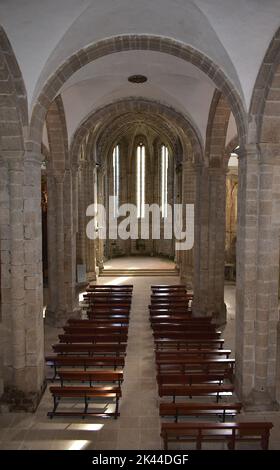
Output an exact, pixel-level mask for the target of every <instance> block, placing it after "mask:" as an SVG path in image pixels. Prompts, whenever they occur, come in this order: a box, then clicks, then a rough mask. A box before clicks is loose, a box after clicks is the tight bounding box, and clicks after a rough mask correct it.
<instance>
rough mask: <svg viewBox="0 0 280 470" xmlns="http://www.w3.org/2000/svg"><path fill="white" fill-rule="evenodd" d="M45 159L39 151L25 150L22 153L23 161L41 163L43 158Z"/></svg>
mask: <svg viewBox="0 0 280 470" xmlns="http://www.w3.org/2000/svg"><path fill="white" fill-rule="evenodd" d="M44 159H45V157H44V155H43V154H42V153H40V152H38V153H35V152H30V151H26V152H25V153H24V162H28V163H33V164H35V165H39V166H41V165H42V162H43V160H44Z"/></svg>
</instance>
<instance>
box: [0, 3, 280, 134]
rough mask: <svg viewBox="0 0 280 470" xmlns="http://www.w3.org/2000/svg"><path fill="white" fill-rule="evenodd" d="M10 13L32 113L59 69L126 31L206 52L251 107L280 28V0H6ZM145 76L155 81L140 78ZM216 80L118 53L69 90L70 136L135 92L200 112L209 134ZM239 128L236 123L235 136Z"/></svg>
mask: <svg viewBox="0 0 280 470" xmlns="http://www.w3.org/2000/svg"><path fill="white" fill-rule="evenodd" d="M0 18H1V20H0V21H1V24H2V26H3V27H4V29H5V31H6V33H7V35H8V37H9V39H10V41H11V44H12V47H13V49H14V52H15V55H16V58H17V60H18V63H19V65H20V68H21V71H22V74H23V79H24V82H25V86H26V89H27V95H28V103H29V109H30V111H31V109H32V104H33V103H34V100H35V98H36V96H38V94H39V93H40V91H41V89H42V86H43V85H44V84H45V83H46V81H47V80H48V78H49V77H50V76H51V75H52V74H53V73H54V72H55V71H56V70H57V68H58V67H59V66H60V65H61V64H62V63H63V62H64V61H66V60H67V58H69V57H70V56H71V54H73V53H75V52H77V51H78V50H80V49H81V48H83V47H85V46H88V45H89V44H92V43H94V42H97V41H100V40H102V39H106V38H110V37H113V36H119V35H125V34H148V35H149V34H152V35H157V36H162V37H167V38H172V39H174V40H176V41H179V42H180V43H184V44H187V45H190V46H192V47H193V48H195V49H197V50H199V51H201V52H203V53H204V54H205V55H207V56H208V57H209V58H210V59H211V60H212V61H213V62H214V63H215V64H217V65H218V66H219V68H220V69H222V70H223V72H224V74H225V76H226V77H228V78H229V80H230V81H231V82H232V84H233V85H234V87H235V89H236V90H237V92H238V93H239V95H240V96H241V98H242V100H243V102H244V106H245V107H247V108H248V107H249V104H250V99H251V95H252V90H253V86H254V82H255V79H256V76H257V73H258V70H259V67H260V65H261V62H262V60H263V57H264V55H265V52H266V49H267V47H268V45H269V43H270V41H271V39H272V37H273V34H274V33H275V31H276V30H277V28H278V27H279V25H280V2H279V0H267V1H265V2H264V1H263V0H235V1H234V2H233V1H232V0H211V1H209V0H194V1H189V0H141V1H139V0H94V1H93V0H48V1H43V0H12V1H11V0H1V1H0ZM138 73H141V74H144V75H146V76H147V77H148V81H147V82H146V83H144V84H141V85H135V84H130V83H129V82H128V81H127V77H128V76H129V75H132V74H138ZM213 91H214V84H213V83H212V82H211V81H210V80H209V78H208V77H207V76H206V75H205V74H204V73H203V72H201V71H200V70H198V69H197V68H196V67H194V66H193V65H191V64H190V63H187V62H184V61H183V60H182V59H180V58H175V57H174V56H171V55H167V54H165V53H158V52H151V51H128V52H118V53H114V54H111V55H108V56H104V57H101V58H100V59H97V60H95V61H94V62H92V63H90V64H88V65H86V66H84V67H83V68H81V69H80V70H79V71H78V72H76V73H75V74H74V75H73V76H72V77H70V78H69V80H68V81H67V82H66V83H65V84H64V86H63V88H62V89H61V93H62V98H63V102H64V106H65V110H66V120H67V127H68V136H69V141H70V139H71V136H72V135H73V133H74V131H75V129H76V127H77V126H78V124H79V123H80V121H81V120H82V119H83V118H84V117H85V116H86V115H87V114H88V113H89V112H91V111H93V110H95V109H98V108H100V107H102V106H104V105H106V104H108V103H110V102H113V101H116V100H119V99H121V98H125V97H129V96H134V97H135V96H139V97H143V98H149V99H153V100H156V101H159V102H162V103H163V104H167V105H169V106H172V107H174V108H175V109H176V110H178V111H179V112H181V113H183V114H186V115H189V116H191V117H192V119H193V121H194V123H195V124H196V126H197V127H198V128H199V130H200V133H201V135H202V136H203V138H205V131H206V126H207V119H208V112H209V107H210V103H211V99H212V96H213ZM235 132H236V128H235V124H234V120H233V119H232V118H231V120H230V129H229V135H228V139H227V140H230V138H231V137H232V136H233V135H234V133H235Z"/></svg>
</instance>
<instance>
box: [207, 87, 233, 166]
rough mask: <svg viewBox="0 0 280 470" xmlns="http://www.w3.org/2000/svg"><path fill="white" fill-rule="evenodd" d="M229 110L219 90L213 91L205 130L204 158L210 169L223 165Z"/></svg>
mask: <svg viewBox="0 0 280 470" xmlns="http://www.w3.org/2000/svg"><path fill="white" fill-rule="evenodd" d="M230 113H231V109H230V106H229V104H228V101H227V100H226V98H224V96H223V95H222V93H221V92H220V91H219V90H217V89H216V90H215V91H214V95H213V98H212V102H211V106H210V110H209V117H208V123H207V129H206V144H205V158H206V160H207V162H208V164H209V166H210V167H218V166H221V165H223V164H224V162H223V160H224V154H225V145H226V137H227V130H228V123H229V118H230Z"/></svg>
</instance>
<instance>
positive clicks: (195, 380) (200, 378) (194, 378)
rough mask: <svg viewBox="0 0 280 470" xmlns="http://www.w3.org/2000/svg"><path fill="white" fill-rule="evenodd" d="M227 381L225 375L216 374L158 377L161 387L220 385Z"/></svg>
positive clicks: (161, 375)
mask: <svg viewBox="0 0 280 470" xmlns="http://www.w3.org/2000/svg"><path fill="white" fill-rule="evenodd" d="M224 380H225V374H223V373H222V372H216V373H214V374H211V373H209V374H205V373H204V374H202V373H199V372H198V373H190V374H165V373H160V374H158V375H157V383H158V386H159V387H162V386H163V385H178V386H185V385H193V384H202V383H216V384H217V383H218V384H222V383H223V382H224Z"/></svg>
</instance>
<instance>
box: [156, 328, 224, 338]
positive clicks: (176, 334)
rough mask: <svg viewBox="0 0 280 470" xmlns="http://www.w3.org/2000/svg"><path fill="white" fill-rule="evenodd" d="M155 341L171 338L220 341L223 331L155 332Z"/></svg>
mask: <svg viewBox="0 0 280 470" xmlns="http://www.w3.org/2000/svg"><path fill="white" fill-rule="evenodd" d="M153 335H154V338H155V339H160V338H169V339H177V340H179V339H196V340H204V339H218V338H219V337H220V336H221V331H202V332H201V331H194V332H192V331H181V332H180V331H179V332H177V331H168V330H167V329H166V330H161V331H154V332H153Z"/></svg>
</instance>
